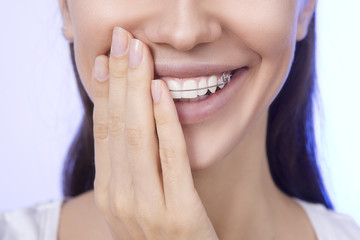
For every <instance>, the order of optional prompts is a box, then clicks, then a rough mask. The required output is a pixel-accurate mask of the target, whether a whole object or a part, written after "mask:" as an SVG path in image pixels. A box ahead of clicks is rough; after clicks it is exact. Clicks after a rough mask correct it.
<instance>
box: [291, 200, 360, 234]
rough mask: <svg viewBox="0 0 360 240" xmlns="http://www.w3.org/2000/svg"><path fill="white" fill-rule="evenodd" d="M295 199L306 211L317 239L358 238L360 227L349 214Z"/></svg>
mask: <svg viewBox="0 0 360 240" xmlns="http://www.w3.org/2000/svg"><path fill="white" fill-rule="evenodd" d="M295 201H296V202H297V203H299V204H300V206H301V207H302V208H303V209H304V211H305V212H306V213H307V215H308V217H309V219H310V221H311V223H312V225H313V228H314V230H315V232H316V235H317V237H318V239H319V240H337V239H342V240H356V239H360V228H359V226H358V225H357V224H356V223H355V221H354V220H353V219H352V218H350V217H349V216H347V215H345V214H341V213H337V212H334V211H332V210H329V209H327V208H326V207H325V206H324V205H322V204H315V203H309V202H305V201H303V200H300V199H295Z"/></svg>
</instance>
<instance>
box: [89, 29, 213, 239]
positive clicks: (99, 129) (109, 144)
mask: <svg viewBox="0 0 360 240" xmlns="http://www.w3.org/2000/svg"><path fill="white" fill-rule="evenodd" d="M130 55H131V56H130ZM153 69H154V64H153V60H152V57H151V54H150V51H149V49H148V47H147V46H146V45H145V44H143V43H141V42H140V41H139V40H135V39H133V37H132V36H131V34H130V33H128V32H126V31H125V30H123V29H120V28H115V30H114V33H113V41H112V47H111V54H110V57H107V56H98V57H97V58H96V60H95V68H94V74H93V75H94V77H93V80H92V84H93V89H94V92H93V102H94V116H93V117H94V138H95V165H96V166H95V167H96V177H95V182H94V193H95V202H96V205H97V207H98V208H99V209H100V211H101V213H102V214H103V215H104V217H105V219H106V221H107V224H108V226H109V228H110V230H111V233H112V236H113V238H114V239H136V240H138V239H156V240H159V239H166V240H176V239H189V240H190V239H191V240H193V239H199V240H202V239H203V240H209V239H218V238H217V236H216V233H215V230H214V228H213V226H212V224H211V222H210V219H209V218H208V216H207V214H206V211H205V208H204V206H203V205H202V203H201V200H200V198H199V196H198V193H197V191H196V190H195V188H194V184H193V179H192V174H191V169H190V164H189V159H188V156H187V150H186V144H185V139H184V135H183V132H182V128H181V125H180V122H179V119H178V116H177V112H176V108H175V105H174V102H173V99H172V98H171V95H170V92H169V90H168V89H167V86H166V84H165V83H164V82H163V81H161V80H152V78H153V76H154V73H153V71H154V70H153ZM151 93H152V95H151ZM152 97H153V99H152ZM155 126H156V128H155Z"/></svg>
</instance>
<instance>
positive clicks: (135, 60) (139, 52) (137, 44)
mask: <svg viewBox="0 0 360 240" xmlns="http://www.w3.org/2000/svg"><path fill="white" fill-rule="evenodd" d="M142 56H143V47H142V43H141V41H139V40H137V39H131V43H130V62H129V65H130V67H131V68H136V67H137V66H139V64H140V62H141V60H142Z"/></svg>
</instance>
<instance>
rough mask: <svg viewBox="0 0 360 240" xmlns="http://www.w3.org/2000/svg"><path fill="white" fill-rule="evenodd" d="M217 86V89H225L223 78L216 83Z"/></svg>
mask: <svg viewBox="0 0 360 240" xmlns="http://www.w3.org/2000/svg"><path fill="white" fill-rule="evenodd" d="M217 84H218V87H219V88H223V87H225V84H224V78H223V77H221V78H219V79H218V81H217Z"/></svg>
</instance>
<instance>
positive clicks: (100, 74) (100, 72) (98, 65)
mask: <svg viewBox="0 0 360 240" xmlns="http://www.w3.org/2000/svg"><path fill="white" fill-rule="evenodd" d="M106 61H107V59H106V57H104V56H98V57H96V58H95V67H94V75H95V78H96V79H97V80H98V81H100V82H104V81H105V80H106V79H108V78H109V69H108V67H107V64H106Z"/></svg>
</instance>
